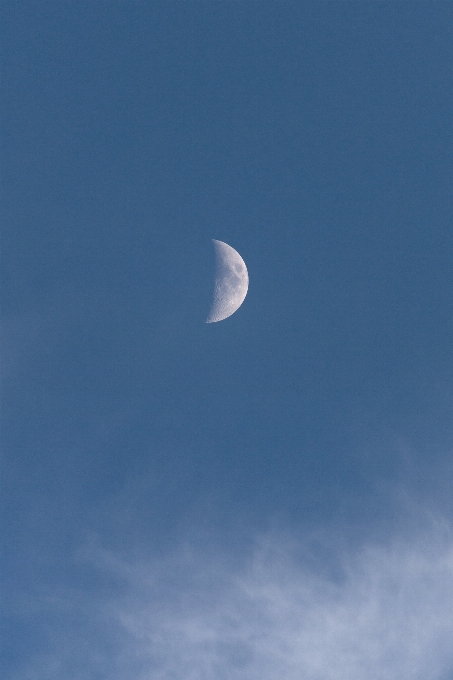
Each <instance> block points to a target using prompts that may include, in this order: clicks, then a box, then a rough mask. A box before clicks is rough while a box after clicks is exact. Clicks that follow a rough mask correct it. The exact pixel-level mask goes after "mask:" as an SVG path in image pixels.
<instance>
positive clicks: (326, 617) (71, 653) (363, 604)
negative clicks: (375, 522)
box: [17, 522, 453, 680]
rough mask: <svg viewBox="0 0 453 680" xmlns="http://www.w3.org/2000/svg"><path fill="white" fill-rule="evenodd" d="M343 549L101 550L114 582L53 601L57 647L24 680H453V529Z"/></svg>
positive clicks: (94, 559) (94, 554) (278, 545)
mask: <svg viewBox="0 0 453 680" xmlns="http://www.w3.org/2000/svg"><path fill="white" fill-rule="evenodd" d="M334 543H335V542H333V543H332V544H331V546H330V548H329V546H328V545H327V548H329V550H330V557H329V560H328V565H327V563H326V561H325V560H321V559H319V557H318V558H317V559H314V558H313V550H309V548H308V547H304V546H307V545H308V543H307V541H299V540H298V539H297V537H294V536H293V538H292V539H291V541H290V540H282V539H279V538H277V537H276V536H275V535H268V536H267V537H265V538H261V539H260V540H258V541H256V544H255V545H254V547H253V550H251V551H250V555H249V559H248V560H246V561H245V562H242V564H241V566H238V564H237V561H236V565H235V566H232V565H233V563H234V562H235V560H234V559H232V558H231V555H230V556H229V557H228V556H227V557H228V558H227V557H225V558H219V557H218V556H217V557H213V556H212V554H211V555H210V556H209V557H208V556H207V555H206V553H204V552H203V551H202V550H197V551H195V550H192V549H189V548H187V546H186V547H185V548H183V549H180V550H179V551H177V552H176V553H174V554H173V555H172V556H171V557H166V558H165V559H160V560H156V561H154V562H153V563H152V564H150V563H146V562H144V561H142V562H139V563H138V562H137V563H135V564H131V563H128V562H126V561H122V560H121V559H119V558H117V557H115V556H114V555H113V554H111V553H109V552H107V551H103V550H100V549H93V548H91V549H90V550H87V551H85V558H86V559H89V560H90V561H91V563H92V564H95V565H96V569H99V570H101V572H102V574H103V578H104V579H111V578H114V581H115V583H116V586H115V588H114V589H113V590H112V591H111V593H110V595H108V596H107V595H104V596H102V597H101V596H100V595H98V596H95V597H94V598H93V597H91V598H89V597H88V596H86V595H83V594H81V593H75V592H71V593H68V592H62V593H61V594H59V595H58V597H57V595H56V594H54V595H53V596H52V600H50V599H49V600H48V601H47V605H46V606H45V607H44V608H47V609H48V610H49V612H51V611H53V615H52V617H51V618H50V619H49V618H48V617H47V627H48V629H49V636H50V637H49V639H50V640H51V643H52V649H50V650H49V653H48V654H46V655H44V656H41V657H40V658H35V660H34V661H33V663H32V664H31V665H30V666H29V668H28V669H27V670H25V671H22V674H21V675H20V676H17V678H19V677H20V678H21V680H22V678H24V679H25V678H26V679H27V680H54V679H58V680H60V679H61V680H63V679H64V680H75V679H77V680H84V679H85V678H87V679H88V678H90V679H92V678H109V680H120V679H121V680H226V679H227V678H228V680H280V679H281V678H284V679H285V680H445V678H446V677H448V673H449V672H452V671H453V534H452V532H451V529H450V528H449V527H447V526H446V525H445V524H441V523H439V522H437V523H435V522H433V523H432V525H431V526H430V528H429V529H428V530H423V531H420V532H418V533H417V532H416V533H415V534H413V535H412V536H411V537H410V538H409V537H406V539H402V538H398V537H393V539H392V540H391V541H388V542H387V543H386V544H370V545H362V546H361V547H359V548H357V547H356V548H354V549H348V550H345V549H342V550H341V551H340V550H338V549H336V548H333V547H332V546H333V545H334ZM337 544H338V542H337ZM314 565H317V566H314ZM43 616H44V614H43Z"/></svg>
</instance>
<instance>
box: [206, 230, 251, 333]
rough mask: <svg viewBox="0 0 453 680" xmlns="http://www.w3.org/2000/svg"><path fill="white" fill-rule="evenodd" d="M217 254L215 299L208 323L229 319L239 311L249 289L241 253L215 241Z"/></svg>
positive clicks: (221, 242) (247, 276)
mask: <svg viewBox="0 0 453 680" xmlns="http://www.w3.org/2000/svg"><path fill="white" fill-rule="evenodd" d="M213 244H214V248H215V252H216V275H215V285H214V299H213V301H212V306H211V311H210V312H209V316H208V318H207V319H206V323H214V322H215V321H222V320H223V319H226V318H228V317H229V316H231V315H232V314H234V312H235V311H236V310H237V309H239V307H240V306H241V305H242V303H243V302H244V300H245V296H246V295H247V290H248V287H249V275H248V272H247V267H246V266H245V262H244V260H243V259H242V257H241V256H240V255H239V253H238V252H237V251H236V250H234V248H232V247H231V246H229V245H228V244H227V243H224V242H223V241H216V240H215V239H213Z"/></svg>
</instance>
